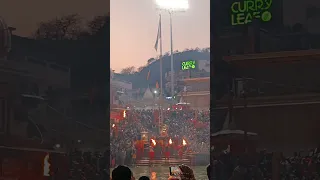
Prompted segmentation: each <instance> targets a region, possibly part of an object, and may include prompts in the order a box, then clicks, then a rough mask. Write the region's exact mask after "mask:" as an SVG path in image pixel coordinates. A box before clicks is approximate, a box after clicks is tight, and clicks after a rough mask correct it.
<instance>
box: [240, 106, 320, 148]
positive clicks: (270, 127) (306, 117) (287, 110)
mask: <svg viewBox="0 0 320 180" xmlns="http://www.w3.org/2000/svg"><path fill="white" fill-rule="evenodd" d="M319 109H320V104H312V105H292V106H274V107H260V108H246V109H234V117H235V122H236V124H237V127H238V128H241V129H244V130H247V131H251V132H255V133H258V135H259V146H260V147H261V148H266V149H269V150H277V151H282V152H287V153H292V152H294V151H300V150H308V148H315V147H317V146H318V145H319V142H320V125H319V124H320V110H319Z"/></svg>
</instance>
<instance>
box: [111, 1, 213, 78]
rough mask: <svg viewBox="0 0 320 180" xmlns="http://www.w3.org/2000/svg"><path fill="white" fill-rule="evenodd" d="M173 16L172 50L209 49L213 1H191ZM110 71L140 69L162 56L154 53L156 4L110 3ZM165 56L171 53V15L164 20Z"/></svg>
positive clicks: (139, 2) (164, 15)
mask: <svg viewBox="0 0 320 180" xmlns="http://www.w3.org/2000/svg"><path fill="white" fill-rule="evenodd" d="M189 4H190V9H189V10H188V11H187V12H183V13H176V14H174V15H173V18H172V20H173V48H174V50H180V51H182V50H184V49H186V48H196V47H199V48H205V47H210V0H189ZM110 5H111V27H110V28H111V42H110V45H111V62H110V65H111V68H112V69H114V70H116V72H119V71H120V70H121V69H122V68H124V67H128V66H135V67H137V68H138V67H140V66H143V65H145V64H146V63H147V60H148V59H149V58H152V57H156V56H158V55H159V52H156V51H155V49H154V44H155V41H156V37H157V28H158V22H159V11H158V10H157V9H156V5H155V4H154V0H111V4H110ZM162 37H163V41H162V42H163V53H165V52H168V51H170V25H169V15H168V14H167V13H166V12H164V13H163V16H162Z"/></svg>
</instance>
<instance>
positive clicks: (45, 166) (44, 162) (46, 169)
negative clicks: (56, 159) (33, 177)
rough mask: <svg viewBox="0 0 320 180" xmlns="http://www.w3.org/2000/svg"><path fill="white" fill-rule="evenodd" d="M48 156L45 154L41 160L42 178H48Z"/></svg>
mask: <svg viewBox="0 0 320 180" xmlns="http://www.w3.org/2000/svg"><path fill="white" fill-rule="evenodd" d="M49 159H50V156H49V154H47V155H46V156H45V157H44V159H43V176H50V166H51V165H50V163H49Z"/></svg>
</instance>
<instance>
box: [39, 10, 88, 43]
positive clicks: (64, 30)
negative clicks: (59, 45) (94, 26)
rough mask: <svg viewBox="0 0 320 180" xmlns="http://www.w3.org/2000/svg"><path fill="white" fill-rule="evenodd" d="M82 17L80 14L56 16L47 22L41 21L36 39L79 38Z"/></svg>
mask: <svg viewBox="0 0 320 180" xmlns="http://www.w3.org/2000/svg"><path fill="white" fill-rule="evenodd" d="M81 23H82V18H81V17H80V16H79V15H78V14H70V15H67V16H62V17H56V18H54V19H52V20H49V21H47V22H41V23H40V24H39V26H38V28H37V30H36V32H35V34H34V37H35V38H36V39H52V40H64V39H77V37H78V35H79V34H81V31H82V29H81Z"/></svg>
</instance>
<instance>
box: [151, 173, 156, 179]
mask: <svg viewBox="0 0 320 180" xmlns="http://www.w3.org/2000/svg"><path fill="white" fill-rule="evenodd" d="M151 180H157V173H156V172H151Z"/></svg>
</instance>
